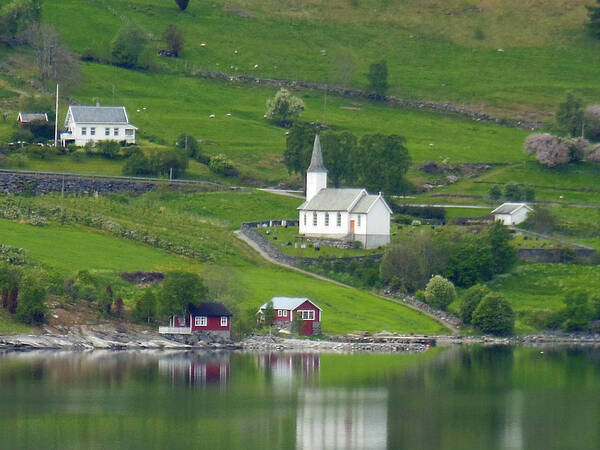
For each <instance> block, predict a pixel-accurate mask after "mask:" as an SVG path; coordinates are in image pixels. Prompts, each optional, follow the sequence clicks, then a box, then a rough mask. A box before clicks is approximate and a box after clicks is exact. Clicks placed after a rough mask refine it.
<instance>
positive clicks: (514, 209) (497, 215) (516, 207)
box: [492, 203, 533, 225]
mask: <svg viewBox="0 0 600 450" xmlns="http://www.w3.org/2000/svg"><path fill="white" fill-rule="evenodd" d="M531 211H533V208H532V207H531V206H529V205H528V204H527V203H503V204H502V205H500V206H498V207H497V208H496V209H495V210H493V211H492V214H493V215H494V220H495V221H498V220H499V221H500V222H502V223H503V224H504V225H518V224H520V223H521V222H525V220H527V216H528V215H529V213H530V212H531Z"/></svg>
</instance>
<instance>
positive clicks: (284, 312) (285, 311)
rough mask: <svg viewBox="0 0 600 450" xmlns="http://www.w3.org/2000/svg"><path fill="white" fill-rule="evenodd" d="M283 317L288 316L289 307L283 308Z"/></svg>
mask: <svg viewBox="0 0 600 450" xmlns="http://www.w3.org/2000/svg"><path fill="white" fill-rule="evenodd" d="M283 317H287V309H284V310H283Z"/></svg>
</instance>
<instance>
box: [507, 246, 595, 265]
mask: <svg viewBox="0 0 600 450" xmlns="http://www.w3.org/2000/svg"><path fill="white" fill-rule="evenodd" d="M596 253H597V252H596V250H594V249H587V248H577V249H573V250H572V251H570V249H569V250H565V249H561V248H554V249H547V248H520V249H518V250H517V256H518V257H519V259H521V260H523V261H527V262H541V263H565V262H583V263H586V262H591V261H592V260H593V259H594V257H595V256H596Z"/></svg>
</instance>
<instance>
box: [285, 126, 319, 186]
mask: <svg viewBox="0 0 600 450" xmlns="http://www.w3.org/2000/svg"><path fill="white" fill-rule="evenodd" d="M314 139H315V129H314V127H313V126H312V125H310V124H308V123H296V124H294V126H293V127H292V128H291V129H290V131H289V132H288V135H287V138H286V139H285V151H284V152H283V161H284V163H285V167H287V170H288V173H298V174H300V175H301V176H302V177H303V179H305V178H306V177H305V175H306V169H308V165H309V164H310V157H311V154H312V146H313V142H314Z"/></svg>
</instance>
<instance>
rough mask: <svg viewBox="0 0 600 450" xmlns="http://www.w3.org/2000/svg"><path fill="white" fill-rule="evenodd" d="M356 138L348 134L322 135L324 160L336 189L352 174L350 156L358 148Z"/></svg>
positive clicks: (329, 177)
mask: <svg viewBox="0 0 600 450" xmlns="http://www.w3.org/2000/svg"><path fill="white" fill-rule="evenodd" d="M356 142H357V141H356V136H354V135H353V134H350V133H348V132H345V133H341V134H334V133H326V134H323V135H321V146H322V148H323V159H324V161H323V162H324V163H325V167H327V177H328V179H329V181H330V182H331V184H333V186H334V187H336V188H337V187H339V186H340V182H341V180H342V179H344V178H345V177H347V176H348V175H349V172H350V169H351V167H350V155H351V154H352V152H354V150H355V148H356Z"/></svg>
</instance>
